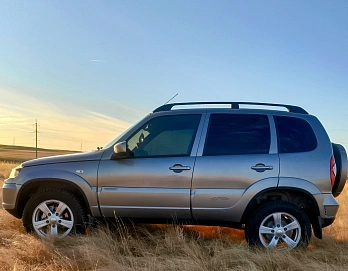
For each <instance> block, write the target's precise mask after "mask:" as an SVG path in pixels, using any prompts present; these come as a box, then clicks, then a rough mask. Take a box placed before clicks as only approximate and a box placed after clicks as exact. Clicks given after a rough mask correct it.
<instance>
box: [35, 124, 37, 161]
mask: <svg viewBox="0 0 348 271" xmlns="http://www.w3.org/2000/svg"><path fill="white" fill-rule="evenodd" d="M35 152H36V158H37V120H36V122H35Z"/></svg>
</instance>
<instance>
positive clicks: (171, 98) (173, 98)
mask: <svg viewBox="0 0 348 271" xmlns="http://www.w3.org/2000/svg"><path fill="white" fill-rule="evenodd" d="M178 95H179V93H177V94H175V95H174V96H173V97H172V98H170V99H169V100H168V101H167V102H166V103H165V104H167V103H169V102H170V101H171V100H173V99H174V98H175V97H176V96H178Z"/></svg>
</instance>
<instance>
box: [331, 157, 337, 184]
mask: <svg viewBox="0 0 348 271" xmlns="http://www.w3.org/2000/svg"><path fill="white" fill-rule="evenodd" d="M330 179H331V186H333V185H334V184H335V179H336V162H335V157H334V156H333V155H332V156H331V159H330Z"/></svg>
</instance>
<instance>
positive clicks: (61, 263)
mask: <svg viewBox="0 0 348 271" xmlns="http://www.w3.org/2000/svg"><path fill="white" fill-rule="evenodd" d="M15 165H16V164H15V163H8V162H0V186H2V184H3V181H4V178H5V177H7V176H8V175H9V173H10V170H11V169H12V168H13V167H14V166H15ZM1 193H2V192H0V200H1V199H2V194H1ZM338 201H339V202H340V204H341V207H340V209H339V212H338V215H337V219H336V220H335V222H334V224H333V225H331V226H329V227H327V228H325V229H324V238H323V240H318V239H316V238H315V237H312V240H311V242H310V245H309V247H308V248H307V249H304V250H303V249H298V250H293V251H268V250H265V249H250V248H249V247H248V246H247V244H246V242H245V240H244V233H243V231H241V230H234V229H228V228H220V227H195V226H160V225H148V226H145V225H134V226H125V225H122V224H121V223H118V224H117V225H108V226H99V227H98V228H97V229H95V230H93V231H92V232H90V233H89V234H87V235H84V236H74V237H68V238H66V239H64V240H60V241H55V242H49V241H43V240H40V239H39V238H37V237H35V236H34V235H31V234H27V233H26V232H25V231H24V229H23V227H22V223H21V220H19V219H16V218H14V217H12V216H11V215H10V214H8V213H7V212H6V211H5V210H3V209H2V208H0V225H1V226H0V270H129V271H130V270H144V271H145V270H165V271H169V270H184V271H185V270H187V271H188V270H197V271H198V270H199V271H201V270H214V271H218V270H269V271H271V270H272V271H273V270H317V271H319V270H348V253H347V251H348V231H347V229H346V227H347V225H348V217H347V216H346V214H347V211H348V189H347V188H346V189H345V190H344V191H343V193H342V194H341V195H340V196H339V197H338Z"/></svg>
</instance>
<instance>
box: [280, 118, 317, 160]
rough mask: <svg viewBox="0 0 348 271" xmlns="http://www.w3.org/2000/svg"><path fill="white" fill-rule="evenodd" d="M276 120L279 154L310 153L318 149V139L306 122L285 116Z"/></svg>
mask: <svg viewBox="0 0 348 271" xmlns="http://www.w3.org/2000/svg"><path fill="white" fill-rule="evenodd" d="M274 120H275V124H276V128H277V136H278V152H279V153H294V152H308V151H313V150H314V149H316V147H317V145H318V143H317V138H316V136H315V134H314V131H313V129H312V127H311V125H310V124H309V123H308V122H307V121H306V120H304V119H300V118H294V117H284V116H274Z"/></svg>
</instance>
